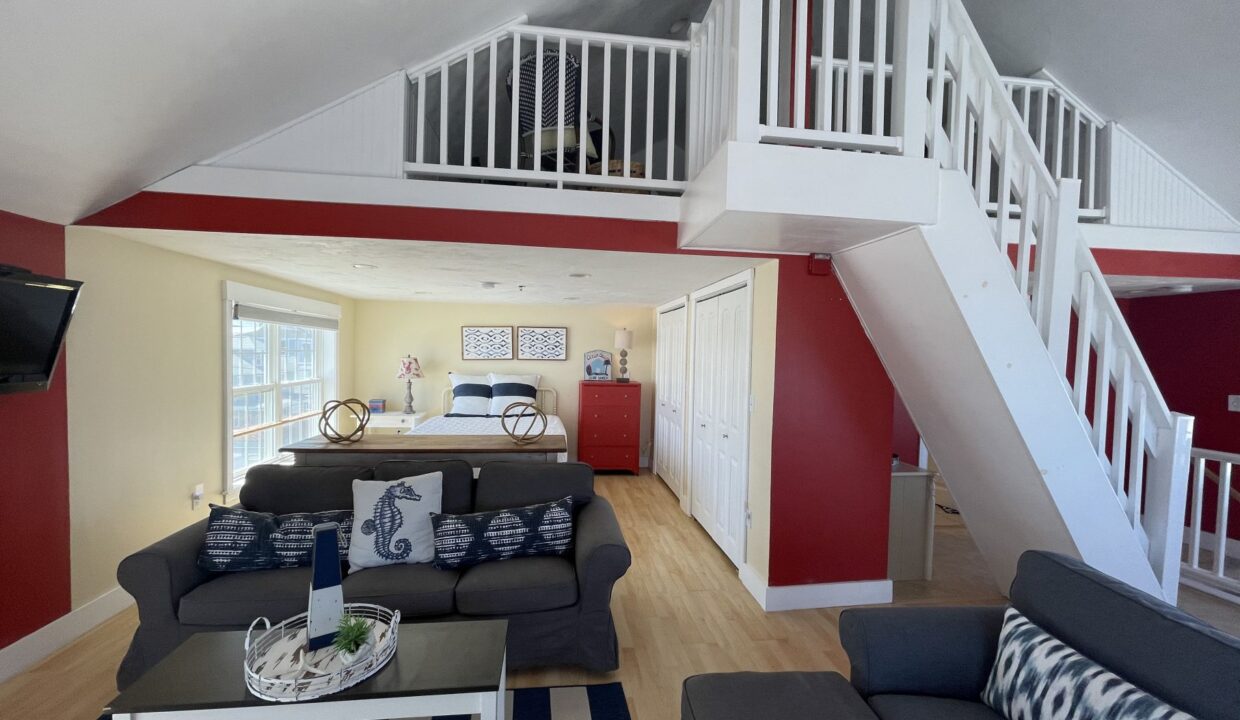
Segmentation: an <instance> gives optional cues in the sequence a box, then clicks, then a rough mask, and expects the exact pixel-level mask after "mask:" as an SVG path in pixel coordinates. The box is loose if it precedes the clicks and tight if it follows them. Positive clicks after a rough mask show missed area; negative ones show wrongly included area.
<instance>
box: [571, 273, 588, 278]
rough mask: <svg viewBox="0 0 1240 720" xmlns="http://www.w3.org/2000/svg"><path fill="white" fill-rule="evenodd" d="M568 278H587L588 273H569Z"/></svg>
mask: <svg viewBox="0 0 1240 720" xmlns="http://www.w3.org/2000/svg"><path fill="white" fill-rule="evenodd" d="M568 276H569V277H570V278H588V277H590V273H569V274H568Z"/></svg>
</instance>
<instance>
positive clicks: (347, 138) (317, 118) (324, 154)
mask: <svg viewBox="0 0 1240 720" xmlns="http://www.w3.org/2000/svg"><path fill="white" fill-rule="evenodd" d="M407 82H408V81H407V80H406V79H405V74H404V73H403V72H398V73H393V74H392V75H389V76H387V77H385V78H384V79H382V80H380V81H379V82H376V83H373V84H371V85H368V86H367V87H365V88H362V89H361V90H358V91H356V92H354V93H352V94H350V95H347V96H345V97H343V98H341V99H340V100H337V101H336V102H334V103H332V104H330V105H327V106H325V107H322V108H319V109H318V110H315V111H314V112H311V113H309V114H308V115H305V116H303V117H301V118H298V119H297V120H294V121H293V122H291V123H289V124H288V125H285V126H283V127H280V128H277V129H276V130H274V131H272V132H270V133H268V134H266V135H264V136H260V137H259V138H256V139H255V140H252V141H250V142H248V143H246V144H244V145H241V146H240V147H238V148H236V149H234V150H230V151H228V152H226V153H224V154H223V155H220V156H218V157H215V158H212V159H211V160H208V161H207V162H206V163H203V164H205V165H215V166H219V167H230V168H244V169H247V170H283V171H290V172H306V173H321V174H327V175H363V176H370V177H402V176H403V168H404V159H405V158H404V143H405V140H404V138H405V133H404V108H405V86H406V84H407Z"/></svg>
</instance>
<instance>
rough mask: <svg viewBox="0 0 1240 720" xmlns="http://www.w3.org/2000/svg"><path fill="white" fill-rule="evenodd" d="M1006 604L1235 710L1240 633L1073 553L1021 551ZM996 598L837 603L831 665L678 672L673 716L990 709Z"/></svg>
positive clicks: (1202, 703) (968, 719) (1171, 692)
mask: <svg viewBox="0 0 1240 720" xmlns="http://www.w3.org/2000/svg"><path fill="white" fill-rule="evenodd" d="M1011 600H1012V605H1013V606H1015V607H1016V608H1017V609H1018V610H1020V611H1021V612H1022V613H1023V614H1024V615H1025V616H1026V617H1028V618H1029V619H1030V620H1031V621H1033V622H1034V623H1036V624H1037V625H1039V626H1041V627H1042V628H1043V629H1044V630H1046V631H1047V632H1049V633H1050V634H1052V635H1054V636H1055V637H1057V638H1059V639H1060V640H1062V641H1063V642H1064V643H1066V644H1068V645H1070V646H1072V647H1073V648H1075V649H1076V650H1077V651H1078V652H1080V653H1082V654H1084V655H1085V656H1087V657H1089V658H1091V659H1093V660H1094V661H1095V662H1097V663H1099V664H1101V665H1102V666H1103V667H1106V668H1107V669H1109V670H1111V671H1112V672H1114V673H1115V674H1117V675H1119V676H1120V677H1122V678H1124V679H1125V680H1127V681H1128V682H1130V683H1132V684H1134V685H1136V686H1137V687H1140V688H1142V689H1144V690H1145V691H1146V692H1149V693H1151V694H1153V695H1155V696H1157V697H1159V698H1161V699H1162V700H1164V701H1166V702H1168V703H1170V704H1171V705H1173V706H1175V707H1177V708H1179V709H1180V710H1183V711H1185V712H1187V713H1189V714H1191V715H1193V716H1194V717H1197V718H1200V720H1223V719H1224V718H1229V719H1231V720H1234V719H1235V718H1236V717H1240V715H1238V713H1240V639H1237V638H1234V637H1231V636H1230V635H1227V634H1225V633H1222V632H1220V631H1218V630H1215V629H1214V628H1212V627H1210V626H1208V625H1206V624H1205V623H1202V622H1201V621H1199V620H1197V619H1196V618H1194V617H1192V616H1190V615H1187V614H1185V613H1183V612H1181V611H1180V610H1179V609H1177V608H1175V607H1173V606H1171V605H1168V604H1166V603H1164V602H1162V601H1160V600H1156V599H1154V598H1152V597H1150V596H1148V595H1146V594H1144V593H1142V592H1139V591H1137V590H1134V589H1133V588H1131V587H1129V586H1128V585H1125V584H1124V583H1121V582H1119V581H1118V580H1115V579H1113V578H1111V577H1109V576H1107V575H1104V574H1102V573H1100V572H1098V571H1096V570H1093V569H1092V568H1090V567H1088V566H1086V565H1085V564H1084V563H1081V562H1080V561H1078V560H1074V559H1071V558H1068V557H1065V556H1062V555H1056V554H1054V553H1047V552H1037V551H1030V552H1026V553H1025V554H1024V555H1023V556H1022V557H1021V559H1020V563H1019V565H1018V569H1017V574H1016V579H1015V580H1014V581H1013V583H1012V589H1011ZM1004 610H1005V608H1003V607H956V608H931V607H925V608H864V609H850V610H845V611H844V613H843V614H842V615H841V617H840V639H841V640H842V642H843V644H844V649H845V651H847V653H848V658H849V661H850V663H851V686H850V685H849V682H848V681H846V680H844V678H843V677H842V676H840V675H839V674H838V673H827V672H800V673H796V672H793V673H732V674H717V675H698V676H695V677H691V678H689V679H688V680H686V681H685V684H684V689H683V694H682V701H681V704H682V717H683V720H732V719H737V720H739V719H740V718H765V717H778V718H781V719H783V720H799V719H802V718H805V719H808V718H815V719H816V720H874V719H875V718H878V719H879V720H906V719H907V720H914V719H915V720H1001V716H1000V715H999V714H998V713H996V712H994V711H993V710H991V709H990V708H989V707H987V706H986V705H983V704H982V703H981V701H980V699H979V698H980V696H981V693H982V689H983V688H984V687H985V686H986V681H987V679H988V678H989V675H990V669H991V666H992V665H993V664H994V659H995V654H996V652H997V649H998V642H999V630H1000V628H1001V627H1002V624H1003V613H1004Z"/></svg>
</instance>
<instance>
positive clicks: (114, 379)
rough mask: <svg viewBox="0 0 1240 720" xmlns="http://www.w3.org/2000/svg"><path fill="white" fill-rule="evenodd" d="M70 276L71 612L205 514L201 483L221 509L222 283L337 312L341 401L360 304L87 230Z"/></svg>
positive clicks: (74, 233)
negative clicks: (73, 292)
mask: <svg viewBox="0 0 1240 720" xmlns="http://www.w3.org/2000/svg"><path fill="white" fill-rule="evenodd" d="M65 264H66V273H67V275H68V276H69V277H72V278H74V279H77V280H82V281H85V283H86V286H85V288H84V289H83V291H82V296H81V301H80V302H79V303H78V309H77V313H76V315H75V317H74V320H73V325H72V327H71V328H70V331H69V335H68V339H67V353H68V367H69V373H68V376H69V377H68V404H69V496H70V497H69V499H70V513H71V515H70V517H71V552H72V572H73V574H72V582H73V606H74V607H75V608H76V607H80V606H81V605H82V604H84V603H85V602H88V601H90V600H92V599H94V598H96V597H98V596H99V595H101V594H102V593H104V592H106V591H108V590H110V589H112V588H113V587H115V586H116V566H117V563H119V562H120V560H121V559H122V558H123V557H125V556H126V555H128V554H129V553H132V552H134V551H135V550H138V549H141V548H142V547H145V546H146V545H147V544H149V543H152V542H154V541H156V540H159V539H160V538H163V537H164V536H166V535H168V534H170V533H172V532H174V531H176V530H179V529H180V528H183V527H185V526H186V525H188V524H190V523H192V522H194V521H195V520H198V519H199V518H202V517H204V516H205V515H206V513H207V504H206V502H204V503H203V504H202V505H200V506H199V508H198V509H196V510H194V509H191V507H190V498H189V496H190V493H191V491H192V490H193V487H194V486H195V485H196V484H198V483H202V484H204V485H205V486H206V490H207V497H206V500H207V501H209V502H220V501H221V494H220V491H221V489H222V488H223V485H224V472H225V471H224V438H223V431H222V427H223V423H224V416H223V412H224V409H223V402H224V401H223V393H224V390H223V384H224V370H223V364H222V363H223V340H224V317H223V283H224V281H225V280H233V281H237V282H241V283H245V284H248V285H254V286H256V287H263V288H268V289H271V290H276V291H280V292H286V293H290V294H295V295H300V296H303V297H308V298H313V299H316V300H324V301H327V302H332V303H336V304H338V305H340V306H341V307H342V310H343V317H342V318H341V331H340V338H339V339H340V355H339V369H340V375H339V389H340V391H341V394H342V396H345V397H347V396H348V395H350V394H352V388H353V383H352V381H353V353H352V349H353V327H354V320H353V315H354V301H352V300H350V299H347V298H341V297H338V296H335V295H332V294H330V293H326V292H323V291H320V290H314V289H311V288H307V287H302V286H299V285H296V284H293V283H289V282H285V281H282V280H277V279H275V278H271V277H268V276H265V275H259V274H257V273H252V272H247V271H244V270H239V269H237V268H233V267H230V266H226V265H221V264H218V263H214V262H210V261H207V260H201V259H199V258H195V257H191V256H188V255H182V254H179V253H173V252H168V251H165V250H160V249H158V248H154V247H151V246H149V245H144V244H141V243H137V242H133V241H129V240H125V239H122V238H119V237H116V236H114V235H111V234H108V233H105V232H102V231H98V230H92V229H88V228H75V227H70V228H68V230H67V232H66V263H65ZM393 362H394V361H393Z"/></svg>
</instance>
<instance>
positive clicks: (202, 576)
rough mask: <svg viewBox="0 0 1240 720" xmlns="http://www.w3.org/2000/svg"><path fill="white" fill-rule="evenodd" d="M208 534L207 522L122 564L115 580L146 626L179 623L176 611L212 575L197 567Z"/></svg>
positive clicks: (117, 570)
mask: <svg viewBox="0 0 1240 720" xmlns="http://www.w3.org/2000/svg"><path fill="white" fill-rule="evenodd" d="M206 531H207V521H206V519H205V518H204V519H203V520H200V521H199V522H196V523H194V524H193V525H190V526H189V527H187V528H184V529H182V530H178V531H177V532H175V533H173V534H171V535H169V536H168V537H166V538H164V539H163V540H160V541H159V542H157V543H155V544H153V545H151V546H149V547H147V548H145V549H142V550H139V551H138V552H136V553H134V554H132V555H130V556H129V557H127V558H125V559H124V560H121V564H120V565H119V566H118V567H117V569H116V579H117V581H119V582H120V584H121V587H122V588H124V589H125V591H126V592H128V593H129V594H130V595H132V596H133V597H134V599H135V600H136V601H137V603H138V616H139V619H140V620H141V622H142V623H143V624H146V623H164V622H172V623H176V622H177V607H178V605H179V604H180V601H181V598H182V597H183V596H184V595H185V594H186V593H188V592H189V591H190V590H193V589H194V588H196V587H198V586H199V585H201V584H202V583H204V582H206V581H207V580H208V579H209V578H210V577H211V576H212V574H211V573H209V572H207V571H205V570H202V569H200V568H199V567H198V552H199V550H200V549H201V547H202V542H203V538H204V537H205V535H206Z"/></svg>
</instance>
